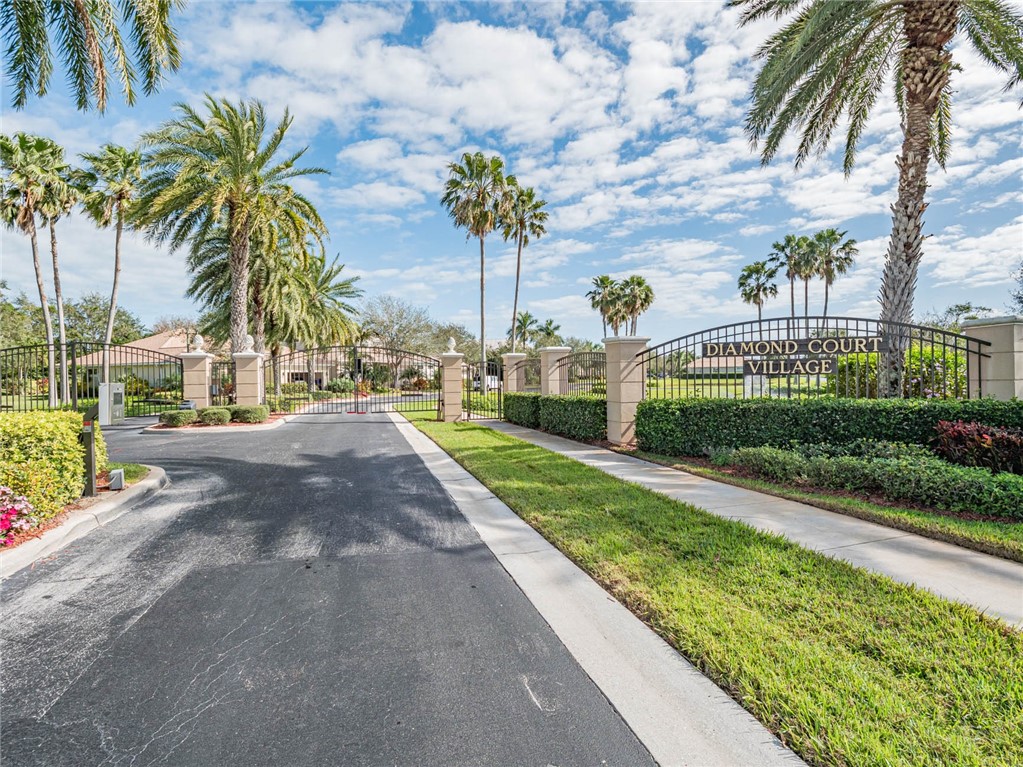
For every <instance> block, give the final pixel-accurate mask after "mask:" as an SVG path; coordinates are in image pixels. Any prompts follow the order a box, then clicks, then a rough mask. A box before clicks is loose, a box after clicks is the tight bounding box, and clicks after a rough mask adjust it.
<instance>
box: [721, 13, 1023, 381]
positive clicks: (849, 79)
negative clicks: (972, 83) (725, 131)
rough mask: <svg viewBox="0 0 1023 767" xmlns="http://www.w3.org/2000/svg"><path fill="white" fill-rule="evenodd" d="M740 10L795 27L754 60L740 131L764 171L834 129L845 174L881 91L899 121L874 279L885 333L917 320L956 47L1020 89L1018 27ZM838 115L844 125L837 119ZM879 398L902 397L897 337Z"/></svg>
mask: <svg viewBox="0 0 1023 767" xmlns="http://www.w3.org/2000/svg"><path fill="white" fill-rule="evenodd" d="M729 4H730V5H733V6H741V7H743V13H742V16H741V17H740V24H742V25H745V24H749V23H751V22H753V21H755V20H757V19H760V18H762V17H765V16H770V17H775V18H779V17H782V16H787V15H789V14H795V17H794V18H793V19H792V20H791V21H790V22H789V23H788V24H787V25H786V26H784V27H783V28H782V29H781V30H779V31H778V32H776V33H774V34H773V35H771V37H769V38H768V39H767V41H766V42H765V43H764V45H763V46H762V47H761V48H760V50H759V51H758V52H757V57H758V58H760V59H761V60H763V62H764V64H763V67H762V68H761V70H760V72H759V73H758V74H757V77H756V80H755V82H754V85H753V94H752V106H751V107H750V110H749V113H748V115H747V117H746V132H747V134H748V135H749V137H750V139H751V141H752V142H753V144H754V145H755V146H756V145H761V144H762V152H761V160H762V162H763V163H765V164H766V163H769V162H770V161H771V160H772V159H773V158H774V156H775V154H776V153H777V151H778V148H779V147H780V146H781V143H782V141H783V139H784V138H785V136H786V135H787V134H788V133H789V132H790V131H798V132H799V133H800V141H799V145H798V148H797V151H796V156H795V162H796V166H797V167H798V166H800V165H801V164H802V163H804V162H805V161H806V159H807V158H808V157H809V156H810V155H811V154H815V153H816V154H823V152H824V151H825V150H826V149H827V146H828V143H829V142H830V140H831V137H832V134H833V133H834V131H835V128H836V126H837V125H838V124H839V123H840V122H845V123H847V125H848V130H847V133H846V138H845V156H844V163H843V164H844V169H845V172H846V174H847V175H848V174H849V173H850V172H851V170H852V168H853V164H854V160H855V155H856V146H857V144H858V143H859V139H860V136H861V135H862V132H863V128H864V126H865V125H866V123H867V120H868V118H869V116H870V113H871V110H872V109H873V107H874V105H875V104H876V102H877V99H878V96H879V95H880V94H881V91H882V89H883V88H884V87H885V85H886V83H888V82H889V79H891V80H892V81H893V82H894V94H893V96H894V100H895V103H896V104H897V106H898V108H899V112H900V114H901V115H902V135H903V141H902V149H901V152H900V154H899V157H898V158H897V160H896V166H897V167H898V169H899V191H898V198H897V199H896V202H895V204H894V205H893V206H892V232H891V237H890V239H889V242H888V252H887V255H886V258H885V267H884V274H883V276H882V280H881V292H880V302H881V320H882V322H886V323H889V322H896V323H908V322H911V321H912V317H913V296H914V292H915V289H916V281H917V270H918V268H919V264H920V258H921V256H922V254H923V250H922V245H923V233H922V229H923V214H924V211H925V210H926V209H927V203H926V202H925V201H924V198H925V195H926V191H927V164H928V162H929V161H930V159H931V158H932V157H933V158H934V160H935V161H936V162H937V163H938V165H939V166H940V167H942V168H944V166H945V162H946V159H947V158H948V152H949V147H950V142H951V132H950V130H951V122H952V111H951V110H952V86H951V76H952V72H953V71H955V70H957V69H958V65H957V64H956V63H955V62H954V61H953V56H952V50H951V47H952V43H953V41H955V40H956V39H965V41H968V42H969V44H970V45H972V47H973V49H974V50H975V51H976V52H977V54H978V55H979V56H980V57H981V58H982V59H984V60H985V61H987V62H988V63H989V64H991V65H993V66H995V67H996V68H998V69H1000V70H1002V71H1004V72H1007V73H1008V75H1009V80H1008V84H1007V87H1008V88H1012V87H1015V86H1018V85H1020V84H1021V83H1023V17H1021V16H1020V14H1019V13H1018V12H1017V11H1015V10H1014V9H1013V8H1011V7H1010V6H1009V5H1008V4H1007V3H1005V2H1003V1H1002V0H941V1H940V2H906V1H903V2H889V1H887V0H858V2H846V0H730V2H729ZM889 75H894V76H893V77H891V78H889ZM843 115H844V117H845V119H844V120H843ZM894 335H895V336H896V343H895V344H890V345H889V349H890V352H889V353H888V355H887V360H886V367H887V368H888V375H887V376H884V379H885V380H884V382H883V385H882V392H883V393H887V394H890V395H891V394H895V393H897V392H898V391H901V385H900V381H901V378H902V370H903V366H904V351H905V348H906V345H907V344H908V343H909V338H908V337H906V336H905V335H904V334H901V333H895V334H894Z"/></svg>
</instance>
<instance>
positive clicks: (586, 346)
mask: <svg viewBox="0 0 1023 767" xmlns="http://www.w3.org/2000/svg"><path fill="white" fill-rule="evenodd" d="M561 344H562V346H568V347H570V348H571V349H572V353H573V354H579V353H581V352H602V351H604V345H603V344H601V343H597V342H596V341H590V340H589V339H586V338H577V337H576V336H564V337H562V339H561Z"/></svg>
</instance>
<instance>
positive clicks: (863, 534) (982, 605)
mask: <svg viewBox="0 0 1023 767" xmlns="http://www.w3.org/2000/svg"><path fill="white" fill-rule="evenodd" d="M485 423H486V424H487V425H488V426H490V427H491V428H493V429H495V430H497V431H501V432H504V433H506V434H510V435H512V436H515V437H518V438H519V439H522V440H525V441H526V442H531V443H533V444H534V445H539V446H540V447H543V448H546V449H548V450H551V451H553V452H556V453H560V454H561V455H564V456H567V457H568V458H572V459H574V460H577V461H579V462H580V463H584V464H586V465H587V466H593V467H594V468H597V469H600V470H601V471H604V472H606V473H608V474H610V475H611V476H614V477H617V478H619V479H624V480H627V481H629V482H634V483H636V484H638V485H642V486H643V487H646V488H649V489H650V490H653V491H655V492H658V493H662V494H664V495H667V496H668V497H670V498H674V499H676V500H679V501H685V502H686V503H691V504H693V505H694V506H699V507H700V508H702V509H706V510H707V511H709V512H711V513H712V514H716V515H717V516H719V517H725V518H726V519H736V520H741V521H742V522H745V523H746V524H748V525H750V526H752V527H755V528H757V529H759V530H766V531H768V532H772V533H778V534H780V535H783V536H785V537H786V538H788V539H789V540H790V541H793V542H795V543H798V544H800V545H801V546H805V547H806V548H808V549H812V550H814V551H818V552H820V553H822V554H826V555H827V556H830V557H834V558H835V559H842V560H845V561H847V562H850V563H851V564H854V565H857V566H859V567H863V568H866V569H867V570H872V571H874V572H877V573H882V574H884V575H887V576H889V577H890V578H893V579H894V580H897V581H901V582H903V583H910V584H915V585H917V586H919V587H920V588H924V589H927V590H928V591H931V592H933V593H935V594H938V595H939V596H942V597H945V598H946V599H952V600H955V601H958V602H964V603H966V604H969V605H972V606H974V607H976V608H977V609H978V610H981V611H982V612H984V613H986V614H988V615H993V616H997V617H999V618H1002V619H1003V620H1005V621H1007V622H1009V623H1011V624H1014V625H1015V626H1017V627H1020V626H1023V565H1021V564H1019V563H1016V562H1010V561H1008V560H1005V559H1000V558H999V557H993V556H990V555H988V554H981V553H979V552H975V551H970V550H969V549H964V548H961V547H959V546H955V545H953V544H950V543H944V542H942V541H936V540H933V539H931V538H924V537H922V536H919V535H915V534H913V533H907V532H903V531H902V530H896V529H894V528H891V527H885V526H883V525H878V524H875V523H873V522H866V521H864V520H861V519H857V518H855V517H849V516H845V515H843V514H837V513H835V512H831V511H825V510H823V509H818V508H815V507H813V506H807V505H806V504H803V503H797V502H795V501H787V500H784V499H782V498H777V497H775V496H773V495H766V494H764V493H758V492H756V491H753V490H746V489H744V488H741V487H735V486H733V485H728V484H724V483H721V482H715V481H713V480H709V479H704V478H703V477H697V476H694V475H692V474H687V473H686V472H683V471H678V470H677V469H670V468H667V467H665V466H658V465H657V464H653V463H650V462H648V461H642V460H639V459H637V458H632V457H630V456H627V455H621V454H619V453H615V452H613V451H611V450H605V449H603V448H599V447H594V446H592V445H585V444H582V443H579V442H573V441H571V440H567V439H562V438H561V437H555V436H553V435H550V434H545V433H544V432H540V431H535V430H533V429H526V428H523V427H521V426H515V425H513V424H510V423H506V422H504V421H487V422H485Z"/></svg>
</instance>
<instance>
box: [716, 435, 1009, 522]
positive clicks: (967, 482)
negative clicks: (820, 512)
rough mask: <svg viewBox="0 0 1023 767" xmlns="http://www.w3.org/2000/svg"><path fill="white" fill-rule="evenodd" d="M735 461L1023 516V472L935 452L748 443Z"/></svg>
mask: <svg viewBox="0 0 1023 767" xmlns="http://www.w3.org/2000/svg"><path fill="white" fill-rule="evenodd" d="M731 463H732V464H733V465H735V466H740V467H742V468H744V469H747V470H748V471H751V472H752V473H754V474H757V475H759V476H761V477H764V478H765V479H769V480H772V481H775V482H783V483H793V482H796V483H798V482H803V483H807V484H810V485H813V486H815V487H823V488H828V489H831V490H848V491H851V492H855V493H870V494H875V493H876V494H879V495H881V496H883V497H885V498H887V499H888V500H890V501H908V502H910V503H919V504H922V505H925V506H930V507H932V508H935V509H945V510H947V511H956V512H962V513H967V514H984V515H990V516H997V517H1006V518H1009V519H1020V520H1023V477H1021V476H1017V475H1015V474H1008V473H1005V474H992V473H991V472H990V471H987V470H986V469H980V468H974V467H969V466H957V465H955V464H950V463H947V462H946V461H943V460H941V459H940V458H937V457H933V456H932V457H924V456H919V455H918V456H911V457H902V458H859V457H856V456H849V455H846V456H837V457H827V456H823V455H819V456H816V457H813V458H805V457H803V456H802V455H800V454H799V453H798V452H797V451H795V450H781V449H779V448H774V447H746V448H740V449H738V450H736V451H735V452H734V453H732V457H731Z"/></svg>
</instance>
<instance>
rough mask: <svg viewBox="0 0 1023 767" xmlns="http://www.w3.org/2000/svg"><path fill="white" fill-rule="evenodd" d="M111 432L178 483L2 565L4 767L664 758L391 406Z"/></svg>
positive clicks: (127, 453) (0, 743) (113, 446)
mask: <svg viewBox="0 0 1023 767" xmlns="http://www.w3.org/2000/svg"><path fill="white" fill-rule="evenodd" d="M106 435H107V441H108V444H109V446H110V451H111V455H112V457H113V458H114V459H115V460H123V461H136V462H141V463H150V464H155V465H159V466H162V467H164V468H165V469H166V470H167V472H168V475H169V476H170V478H171V480H172V482H173V484H172V485H171V487H170V488H169V489H167V490H165V491H164V492H163V493H161V494H159V495H158V496H156V497H155V498H153V499H152V500H150V501H149V502H147V503H146V504H145V505H144V506H142V507H140V508H138V509H136V510H134V511H132V512H130V513H129V514H126V515H124V516H122V517H120V518H119V519H117V520H116V521H114V522H112V523H111V524H109V525H108V526H106V527H104V528H101V529H100V530H97V531H95V532H93V533H92V534H90V535H89V536H87V537H86V538H84V539H81V540H79V541H77V542H75V543H73V544H71V546H69V547H68V548H65V549H63V550H61V551H60V552H58V553H57V554H55V555H54V556H52V557H51V558H50V559H48V560H47V561H44V562H41V563H37V565H36V566H35V567H33V568H29V569H26V570H23V571H21V572H20V573H17V574H16V575H14V576H12V577H11V578H10V579H9V580H7V581H6V582H5V583H4V586H3V597H2V604H3V616H2V623H0V634H2V636H0V639H2V652H3V656H2V657H3V664H2V686H3V687H2V698H0V728H2V729H0V762H2V764H3V765H4V767H15V765H47V766H48V767H61V766H63V765H68V766H69V767H70V766H71V765H74V766H75V767H82V766H83V765H100V764H102V765H135V766H137V767H141V766H142V765H151V764H165V765H202V766H203V767H209V766H211V765H225V766H226V765H239V766H241V765H244V766H245V767H257V766H258V765H275V766H277V765H295V766H296V767H298V766H299V765H445V766H446V765H539V766H540V767H546V766H547V765H559V766H563V765H603V764H613V765H628V766H629V767H632V766H638V765H646V764H652V761H651V759H650V756H649V754H648V753H647V752H646V750H645V749H644V748H643V746H642V745H641V744H640V743H639V742H638V741H637V740H636V738H635V736H634V735H633V734H632V732H631V731H630V730H629V729H628V727H627V726H626V725H625V724H624V722H623V721H622V720H621V718H620V717H619V716H618V715H617V713H616V712H615V711H614V710H613V709H612V708H611V706H610V704H609V703H608V702H607V701H606V700H605V698H604V697H603V696H602V695H601V693H600V691H599V690H598V689H597V688H596V687H595V686H594V685H593V683H592V682H591V681H590V680H589V678H588V677H587V676H586V675H585V674H584V673H583V671H582V670H581V669H580V668H579V667H578V666H577V665H576V663H575V661H574V660H573V659H572V657H571V656H570V655H569V654H568V652H567V651H566V650H565V648H564V646H563V645H562V644H561V642H560V641H559V640H558V639H557V637H556V636H555V635H554V634H553V633H552V632H551V630H550V628H549V627H548V626H547V624H546V623H545V622H544V621H543V619H542V618H541V617H540V616H539V614H538V613H537V612H536V610H535V609H534V608H533V607H532V605H531V604H530V603H529V602H528V601H527V600H526V598H525V597H524V596H523V595H522V593H521V592H520V591H519V590H518V588H517V587H516V585H515V584H514V582H513V581H512V580H511V578H510V577H509V576H508V575H507V573H505V571H504V570H503V569H502V568H501V566H500V565H499V564H498V562H497V560H496V559H494V557H493V556H492V555H491V553H490V551H489V550H488V549H487V548H486V547H485V546H484V545H483V544H482V543H481V542H480V540H479V538H478V537H477V536H476V533H475V531H474V530H473V529H472V528H471V527H470V526H469V524H468V523H467V522H466V521H465V519H464V518H463V517H462V516H461V515H460V514H459V512H458V511H457V510H456V508H455V507H454V505H453V503H452V502H451V500H450V499H449V498H448V496H447V495H446V494H445V493H444V491H443V490H442V489H441V488H440V486H439V485H438V484H437V483H436V481H435V480H434V479H433V477H432V476H431V475H430V473H429V472H428V471H427V469H426V468H425V467H424V466H423V464H422V463H421V462H420V460H419V458H418V457H417V456H416V455H415V454H414V453H413V452H412V450H411V448H410V447H409V446H408V444H407V443H406V442H405V440H404V439H403V438H402V437H401V435H400V434H399V433H398V431H397V429H396V428H395V427H394V426H393V425H392V424H391V423H390V422H389V420H388V419H387V417H386V416H385V415H373V414H370V415H366V416H347V415H340V414H339V415H320V416H309V417H306V418H302V419H298V420H297V421H294V422H292V423H289V424H286V425H285V426H283V427H281V428H278V429H275V430H272V431H266V432H256V433H233V434H232V433H230V432H227V431H226V430H225V432H224V433H218V434H215V435H214V434H210V433H205V434H202V435H194V434H174V435H169V434H151V435H142V434H139V433H137V431H130V430H116V431H115V430H108V431H107V432H106Z"/></svg>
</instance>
